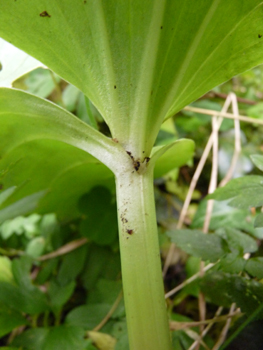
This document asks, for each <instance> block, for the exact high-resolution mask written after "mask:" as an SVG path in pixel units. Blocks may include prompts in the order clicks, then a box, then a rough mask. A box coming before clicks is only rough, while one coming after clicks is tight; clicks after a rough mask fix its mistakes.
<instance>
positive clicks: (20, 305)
mask: <svg viewBox="0 0 263 350" xmlns="http://www.w3.org/2000/svg"><path fill="white" fill-rule="evenodd" d="M31 266H32V260H31V259H30V258H28V257H26V256H24V257H21V258H19V259H14V260H13V261H12V272H13V276H14V280H15V282H16V285H14V284H10V283H9V282H0V290H1V293H0V303H3V304H6V305H10V307H11V308H13V309H15V310H17V311H20V312H25V313H28V314H30V315H34V314H38V313H41V312H43V311H45V310H47V309H48V305H47V299H46V295H45V294H44V293H43V292H41V291H40V290H39V289H38V288H37V287H36V286H34V285H33V284H32V281H31V279H30V275H29V274H30V269H31ZM10 300H12V303H11V304H10Z"/></svg>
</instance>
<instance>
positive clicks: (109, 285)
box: [87, 279, 125, 318]
mask: <svg viewBox="0 0 263 350" xmlns="http://www.w3.org/2000/svg"><path fill="white" fill-rule="evenodd" d="M121 290H122V283H121V281H111V280H107V279H100V280H99V281H98V283H97V284H96V286H95V288H94V289H92V290H91V291H90V293H89V295H88V299H87V301H88V304H99V303H107V304H109V305H113V304H114V302H115V301H116V299H117V298H118V297H119V295H120V293H121ZM124 316H125V309H124V301H123V298H122V299H121V300H120V302H119V305H118V307H117V308H116V310H115V311H114V313H113V315H112V317H113V318H121V317H124Z"/></svg>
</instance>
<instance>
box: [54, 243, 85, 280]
mask: <svg viewBox="0 0 263 350" xmlns="http://www.w3.org/2000/svg"><path fill="white" fill-rule="evenodd" d="M88 248H89V247H88V246H87V245H84V246H82V247H79V248H77V249H74V250H73V251H72V252H69V253H68V254H66V255H65V256H63V257H62V262H61V264H60V267H59V270H58V274H57V281H58V283H59V284H60V285H61V286H65V285H67V284H68V283H70V282H72V281H74V280H75V279H76V278H77V276H78V275H79V274H80V273H81V271H82V270H83V266H84V264H85V260H86V257H87V252H88Z"/></svg>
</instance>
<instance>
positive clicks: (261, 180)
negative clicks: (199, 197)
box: [206, 175, 263, 209]
mask: <svg viewBox="0 0 263 350" xmlns="http://www.w3.org/2000/svg"><path fill="white" fill-rule="evenodd" d="M206 198H207V199H215V200H218V201H222V200H227V199H230V201H229V202H228V205H230V206H232V207H235V208H239V209H247V208H251V207H260V206H262V205H263V177H262V176H258V175H249V176H244V177H239V178H237V179H233V180H231V181H229V182H228V183H227V184H226V186H224V187H221V188H218V189H217V190H216V191H215V192H214V193H213V194H210V195H209V196H207V197H206Z"/></svg>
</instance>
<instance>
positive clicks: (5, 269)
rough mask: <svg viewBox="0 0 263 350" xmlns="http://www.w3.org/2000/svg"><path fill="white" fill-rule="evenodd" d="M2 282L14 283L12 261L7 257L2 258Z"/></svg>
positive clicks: (0, 274) (0, 266)
mask: <svg viewBox="0 0 263 350" xmlns="http://www.w3.org/2000/svg"><path fill="white" fill-rule="evenodd" d="M0 281H1V282H8V283H14V282H15V281H14V276H13V272H12V263H11V260H10V259H9V258H8V257H6V256H0Z"/></svg>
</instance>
